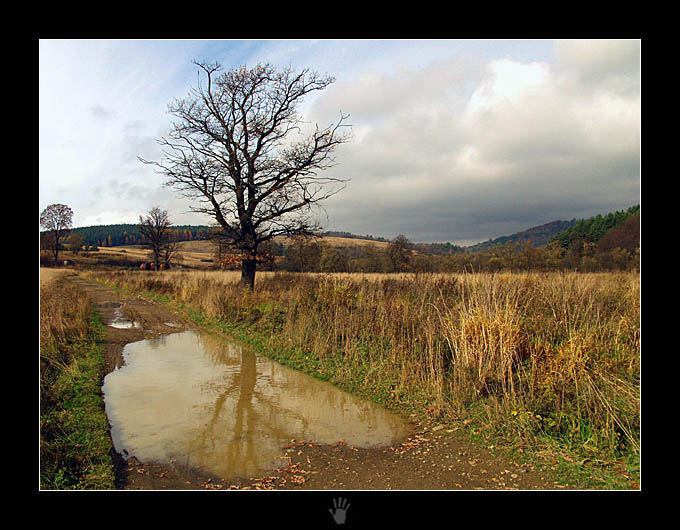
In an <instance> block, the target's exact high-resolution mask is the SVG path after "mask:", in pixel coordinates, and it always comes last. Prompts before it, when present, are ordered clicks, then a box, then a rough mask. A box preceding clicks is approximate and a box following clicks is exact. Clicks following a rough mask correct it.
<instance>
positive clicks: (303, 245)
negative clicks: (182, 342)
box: [71, 205, 640, 273]
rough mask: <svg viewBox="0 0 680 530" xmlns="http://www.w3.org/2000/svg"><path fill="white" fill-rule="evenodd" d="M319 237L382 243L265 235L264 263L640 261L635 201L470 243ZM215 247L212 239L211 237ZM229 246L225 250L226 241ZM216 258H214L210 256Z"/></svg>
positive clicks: (205, 232) (297, 267)
mask: <svg viewBox="0 0 680 530" xmlns="http://www.w3.org/2000/svg"><path fill="white" fill-rule="evenodd" d="M172 229H173V230H174V232H175V237H176V239H177V240H178V241H192V240H204V239H209V238H210V236H211V232H212V231H213V230H214V228H213V227H210V226H205V225H198V226H192V225H178V226H173V227H172ZM71 234H77V235H80V236H81V237H82V238H83V245H84V247H85V248H87V247H90V246H104V247H115V246H120V245H136V244H141V243H142V238H141V233H140V232H139V227H138V225H136V224H117V225H100V226H88V227H81V228H74V229H72V230H71ZM320 235H322V236H326V237H342V238H346V239H355V240H358V239H363V240H369V241H379V242H386V243H388V245H386V246H377V245H370V244H366V245H355V244H348V245H347V246H338V245H337V244H333V245H331V244H329V243H328V242H327V241H324V240H323V238H321V239H317V238H309V239H308V238H299V237H296V238H293V239H291V240H289V241H288V242H287V243H286V245H284V244H282V243H280V242H277V243H274V242H269V243H268V244H266V245H263V248H262V249H261V250H262V251H264V252H265V253H266V254H267V255H268V256H269V257H270V258H271V259H269V260H267V261H266V263H264V264H263V265H262V268H265V269H269V270H288V271H300V272H379V273H386V272H407V271H410V272H464V271H491V272H495V271H503V270H512V271H523V270H526V271H534V270H537V271H547V270H559V269H563V270H580V271H599V270H630V269H638V268H639V259H640V254H639V252H640V250H639V249H640V206H639V205H636V206H633V207H631V208H628V209H627V210H620V211H616V212H612V213H608V214H605V215H602V214H598V215H596V216H593V217H590V218H587V219H580V220H576V219H572V220H571V221H553V222H551V223H547V224H545V225H541V226H538V227H534V228H530V229H528V230H525V231H523V232H518V233H516V234H513V235H510V236H504V237H500V238H497V239H493V240H489V241H487V242H484V243H481V244H477V245H473V246H470V247H460V246H458V245H453V244H451V243H448V242H447V243H412V242H410V241H408V239H406V237H404V236H403V235H400V236H398V237H397V238H395V239H394V240H392V241H389V240H387V239H385V238H382V237H373V236H370V235H369V236H357V235H354V234H351V233H349V232H337V231H327V232H323V233H322V234H320ZM216 248H218V247H217V245H216ZM225 250H226V251H227V252H228V253H231V252H233V251H232V250H228V249H225ZM215 258H216V259H215V261H214V262H215V263H219V262H220V261H221V259H222V258H221V257H220V256H217V255H216V256H215Z"/></svg>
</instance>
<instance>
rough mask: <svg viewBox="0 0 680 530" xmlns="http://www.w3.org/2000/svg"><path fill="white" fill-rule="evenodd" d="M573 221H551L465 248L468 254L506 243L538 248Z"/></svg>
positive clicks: (573, 221)
mask: <svg viewBox="0 0 680 530" xmlns="http://www.w3.org/2000/svg"><path fill="white" fill-rule="evenodd" d="M575 222H576V220H575V219H572V220H571V221H551V222H550V223H545V224H543V225H540V226H534V227H533V228H529V229H527V230H523V231H522V232H517V233H515V234H512V235H509V236H501V237H497V238H496V239H489V240H488V241H485V242H483V243H477V244H476V245H470V246H469V247H465V250H466V251H468V252H479V251H483V250H488V249H489V248H491V247H494V246H496V245H504V244H506V243H523V242H525V241H528V242H530V243H531V246H533V247H540V246H543V245H546V244H547V243H548V241H550V239H552V238H553V237H555V236H556V235H558V234H560V233H562V232H564V231H565V230H567V229H569V228H570V227H571V226H572V225H573V224H574V223H575Z"/></svg>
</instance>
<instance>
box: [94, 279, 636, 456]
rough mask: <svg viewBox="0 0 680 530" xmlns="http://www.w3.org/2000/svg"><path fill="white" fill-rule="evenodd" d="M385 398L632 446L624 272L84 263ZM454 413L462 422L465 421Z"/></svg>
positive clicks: (527, 432) (507, 430) (476, 421)
mask: <svg viewBox="0 0 680 530" xmlns="http://www.w3.org/2000/svg"><path fill="white" fill-rule="evenodd" d="M87 274H88V275H90V276H92V277H94V278H95V279H98V280H99V281H105V282H107V283H110V284H113V285H115V286H118V287H121V288H124V289H126V290H129V291H131V292H134V293H137V294H139V293H146V294H147V295H150V296H154V297H156V299H158V300H161V301H165V302H167V303H169V304H171V305H174V306H175V307H176V308H180V309H183V310H185V311H187V312H188V313H189V314H190V315H191V316H192V317H193V318H194V320H196V321H197V322H199V323H201V324H205V325H210V326H213V327H216V328H219V329H222V330H223V331H227V332H229V333H231V334H232V335H234V336H236V337H237V338H239V339H241V340H244V341H246V342H249V343H251V344H252V345H253V346H254V347H255V348H256V349H258V350H259V351H261V352H262V353H265V354H267V355H269V356H271V357H274V358H276V359H278V360H279V361H281V362H283V363H284V364H288V365H290V366H293V367H295V368H297V369H300V370H303V371H306V372H308V373H310V374H312V375H315V376H316V377H319V378H321V379H326V380H330V381H331V382H333V383H335V384H337V385H339V386H341V387H343V388H345V389H346V390H350V391H352V392H355V393H357V394H361V395H365V396H368V397H371V398H372V399H374V400H377V401H379V402H381V403H383V404H385V405H386V406H388V407H390V408H393V409H396V410H401V411H402V412H409V411H410V412H414V413H423V414H427V415H429V416H430V417H432V418H434V419H435V420H437V421H447V420H449V419H458V420H460V419H463V420H465V419H467V420H469V421H470V422H473V425H479V427H480V429H482V430H485V431H489V430H490V431H492V432H494V433H495V435H497V436H500V437H501V438H507V439H508V440H511V441H513V443H517V442H518V441H519V443H520V444H524V445H528V444H532V446H533V447H537V446H542V445H544V444H548V445H550V446H552V447H553V448H555V447H557V448H562V449H564V450H567V451H569V452H571V453H584V454H587V455H590V456H591V457H594V456H593V455H599V456H598V457H600V458H620V457H621V456H626V455H627V456H629V457H630V456H633V457H636V456H637V455H638V454H639V449H640V446H639V443H640V442H639V429H640V277H639V273H637V272H607V273H575V272H544V273H543V272H542V273H533V272H527V273H474V274H398V275H397V274H394V275H388V274H371V275H366V274H364V275H362V274H300V273H279V272H277V273H258V276H257V280H256V287H255V290H254V291H248V290H243V289H241V288H239V286H238V285H237V281H238V278H239V275H238V273H234V272H219V271H215V272H187V271H168V272H155V273H143V272H140V271H122V272H89V273H87ZM466 423H467V422H466Z"/></svg>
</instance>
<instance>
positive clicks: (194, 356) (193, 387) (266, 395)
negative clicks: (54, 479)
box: [103, 331, 408, 478]
mask: <svg viewBox="0 0 680 530" xmlns="http://www.w3.org/2000/svg"><path fill="white" fill-rule="evenodd" d="M123 356H124V360H125V364H124V365H123V366H122V367H119V368H117V369H116V370H114V371H113V372H111V373H110V374H109V375H107V376H106V378H105V380H104V386H103V392H104V396H105V403H106V411H107V414H108V417H109V422H110V424H111V434H112V438H113V442H114V445H115V447H116V450H117V451H118V452H119V453H121V454H123V455H124V457H126V458H128V457H131V456H135V457H136V458H137V459H139V460H141V461H142V462H145V461H157V462H168V463H178V464H184V465H189V466H192V467H199V468H200V469H203V470H205V471H208V472H210V473H213V474H215V475H217V476H219V477H222V478H229V477H235V476H241V477H247V476H252V475H255V474H257V473H258V472H261V471H264V470H266V469H271V468H273V467H279V466H281V465H283V464H285V463H286V462H285V460H282V459H281V457H282V456H283V455H285V450H284V446H287V445H290V444H291V440H292V439H295V440H297V441H302V440H313V441H315V442H317V443H335V442H338V441H342V440H344V441H345V442H346V443H347V444H352V445H355V446H357V447H371V446H381V445H390V444H392V443H395V442H396V441H397V440H399V439H401V438H402V437H404V436H406V435H407V434H408V432H407V426H406V424H405V423H404V422H403V421H402V420H401V418H399V417H398V416H396V415H393V414H391V413H389V412H388V411H386V410H385V409H383V408H381V407H379V406H377V405H375V404H373V403H370V402H367V401H364V400H362V399H360V398H357V397H355V396H352V395H350V394H347V393H344V392H342V391H340V390H338V389H337V388H336V387H334V386H333V385H331V384H329V383H324V382H322V381H318V380H316V379H313V378H312V377H309V376H307V375H305V374H303V373H301V372H297V371H295V370H292V369H289V368H286V367H284V366H281V365H280V364H278V363H276V362H273V361H271V360H269V359H267V358H265V357H261V356H259V355H255V354H253V353H252V352H250V351H248V350H247V349H245V348H243V347H242V346H240V345H238V344H235V343H232V342H229V341H226V340H224V339H221V338H218V337H215V336H213V335H210V334H207V333H200V332H197V331H185V332H180V333H175V334H171V335H165V336H162V337H159V338H155V339H149V340H143V341H139V342H134V343H130V344H127V345H126V346H125V349H124V351H123Z"/></svg>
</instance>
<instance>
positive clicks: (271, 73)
mask: <svg viewBox="0 0 680 530" xmlns="http://www.w3.org/2000/svg"><path fill="white" fill-rule="evenodd" d="M194 64H196V65H197V66H198V67H199V68H200V70H199V74H200V73H201V70H202V71H203V73H204V74H205V75H206V76H207V86H203V85H202V84H201V80H200V77H199V81H198V86H197V88H195V89H192V90H191V92H190V93H189V96H188V97H187V98H186V99H182V100H176V101H175V102H174V103H173V104H171V105H169V112H170V114H171V115H173V116H175V117H176V118H178V121H177V122H175V123H174V124H173V126H172V128H171V131H170V133H169V135H168V136H169V137H168V138H162V139H160V140H159V143H160V145H161V146H163V148H164V151H163V155H164V156H163V160H162V161H161V162H149V161H147V160H144V159H142V158H140V160H141V161H142V162H144V163H147V164H153V165H155V166H157V167H158V168H159V169H160V173H162V174H164V175H165V176H166V177H167V178H168V180H167V182H166V184H167V185H168V186H170V187H174V188H175V189H177V190H179V191H180V192H181V193H182V194H184V195H185V196H187V197H190V198H193V199H197V203H196V204H198V205H197V206H192V207H191V209H192V210H193V211H196V212H201V213H205V214H207V215H210V216H211V217H213V218H214V219H215V220H216V221H217V224H218V225H219V226H221V227H222V228H223V230H224V232H225V234H228V235H229V236H230V237H231V241H232V244H233V245H235V246H236V248H237V249H238V250H239V251H240V252H241V253H242V255H243V261H242V267H241V284H242V285H244V286H247V287H249V288H251V289H252V288H253V286H254V283H255V269H256V263H257V258H258V250H259V249H260V245H261V244H262V243H264V242H265V241H270V240H271V239H272V238H274V237H276V236H278V235H286V236H291V235H295V234H311V233H313V232H314V231H315V230H318V229H319V227H318V225H317V224H316V223H315V222H313V220H312V215H311V213H312V207H313V206H314V205H316V204H318V203H319V202H320V201H323V200H324V199H327V198H328V197H330V196H331V195H333V194H335V193H337V192H338V191H340V189H342V187H343V186H342V183H343V182H345V180H343V179H339V178H332V177H322V176H320V175H319V174H318V173H319V172H320V171H322V170H325V169H328V168H329V167H331V166H332V165H333V164H334V162H335V160H334V157H333V154H334V151H335V149H336V148H337V147H338V146H339V145H340V144H342V143H345V142H346V141H348V140H349V134H348V133H346V132H343V131H341V128H343V127H346V126H347V125H346V124H344V121H345V120H346V119H347V117H348V116H346V115H343V114H342V113H340V119H339V121H338V122H337V123H334V124H331V125H329V126H328V127H326V128H319V126H318V125H317V126H316V129H315V130H314V132H312V133H311V134H309V135H308V136H305V137H303V136H302V135H301V131H302V127H301V126H302V118H301V116H300V115H299V113H298V111H297V107H298V104H299V103H300V102H301V101H302V99H303V98H304V96H305V95H307V94H309V93H311V92H314V91H318V90H323V89H325V88H326V87H327V86H328V85H330V84H331V83H333V82H334V81H335V80H334V79H333V78H332V77H323V76H320V75H318V74H317V73H315V72H311V71H310V70H308V69H304V70H302V71H301V72H299V73H295V72H293V70H292V69H290V68H285V69H281V70H279V69H277V68H275V67H273V66H271V65H269V64H265V65H258V66H256V67H254V68H251V69H247V68H246V67H241V68H238V69H235V70H230V71H228V72H224V73H222V74H220V75H217V73H218V72H219V71H220V70H221V66H220V65H219V64H218V63H214V64H208V63H198V62H195V63H194ZM293 133H298V134H300V135H301V136H300V138H302V139H299V141H295V138H294V137H293Z"/></svg>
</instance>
